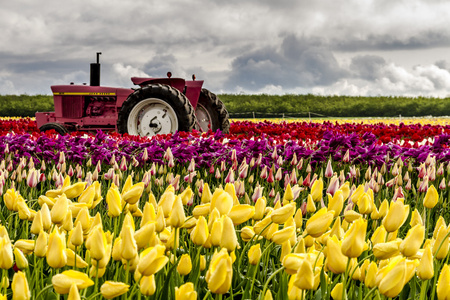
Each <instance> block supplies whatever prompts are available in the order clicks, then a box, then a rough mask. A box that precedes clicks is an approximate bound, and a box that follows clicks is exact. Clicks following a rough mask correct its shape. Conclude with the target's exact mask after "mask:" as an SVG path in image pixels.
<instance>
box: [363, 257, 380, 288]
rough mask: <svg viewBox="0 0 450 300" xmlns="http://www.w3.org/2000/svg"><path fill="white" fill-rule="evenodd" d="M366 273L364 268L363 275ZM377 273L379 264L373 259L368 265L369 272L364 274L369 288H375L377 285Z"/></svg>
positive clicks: (365, 282)
mask: <svg viewBox="0 0 450 300" xmlns="http://www.w3.org/2000/svg"><path fill="white" fill-rule="evenodd" d="M366 261H367V262H369V261H368V260H365V261H364V262H366ZM361 269H363V268H362V266H361ZM363 273H364V271H363V270H361V275H362V274H363ZM377 273H378V267H377V264H376V263H375V262H374V261H372V262H370V264H368V267H367V274H365V275H364V284H365V285H366V286H367V287H368V288H369V289H371V288H373V287H375V286H376V277H377Z"/></svg>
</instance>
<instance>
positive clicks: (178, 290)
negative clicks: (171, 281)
mask: <svg viewBox="0 0 450 300" xmlns="http://www.w3.org/2000/svg"><path fill="white" fill-rule="evenodd" d="M196 299H197V292H196V291H195V289H194V284H193V283H192V282H187V283H185V284H183V285H182V286H180V287H175V300H196Z"/></svg>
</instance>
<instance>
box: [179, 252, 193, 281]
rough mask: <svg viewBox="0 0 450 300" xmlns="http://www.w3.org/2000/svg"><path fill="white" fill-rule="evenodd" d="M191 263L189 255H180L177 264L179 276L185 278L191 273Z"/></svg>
mask: <svg viewBox="0 0 450 300" xmlns="http://www.w3.org/2000/svg"><path fill="white" fill-rule="evenodd" d="M191 270H192V261H191V257H190V256H189V254H183V255H181V258H180V261H179V262H178V266H177V271H178V274H180V275H181V276H185V275H187V274H189V273H191Z"/></svg>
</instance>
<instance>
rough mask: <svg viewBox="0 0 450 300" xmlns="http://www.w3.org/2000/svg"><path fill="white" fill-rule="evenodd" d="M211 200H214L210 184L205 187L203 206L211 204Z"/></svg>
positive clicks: (202, 199)
mask: <svg viewBox="0 0 450 300" xmlns="http://www.w3.org/2000/svg"><path fill="white" fill-rule="evenodd" d="M211 199H212V193H211V190H210V189H209V185H208V183H205V184H204V185H203V191H202V198H201V200H200V202H201V203H203V204H204V203H209V202H211Z"/></svg>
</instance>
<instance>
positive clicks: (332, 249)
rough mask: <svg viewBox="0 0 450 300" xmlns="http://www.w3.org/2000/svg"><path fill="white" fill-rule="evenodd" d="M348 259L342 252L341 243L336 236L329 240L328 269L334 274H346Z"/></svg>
mask: <svg viewBox="0 0 450 300" xmlns="http://www.w3.org/2000/svg"><path fill="white" fill-rule="evenodd" d="M347 261H348V257H347V256H345V255H344V254H343V253H342V252H341V242H340V241H338V239H337V237H336V236H335V235H334V236H332V237H331V238H328V240H327V268H328V269H330V271H331V272H333V273H334V274H341V273H344V272H345V269H346V267H347Z"/></svg>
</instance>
